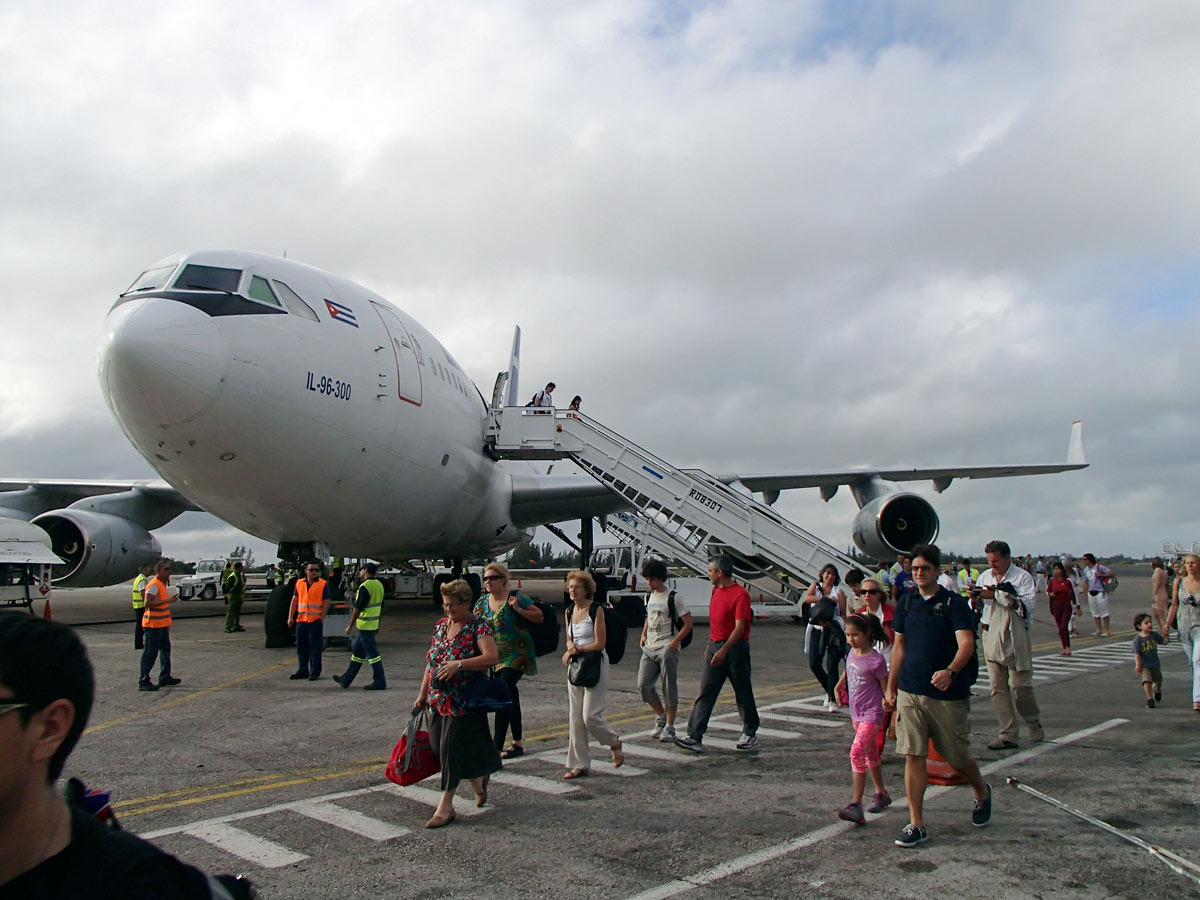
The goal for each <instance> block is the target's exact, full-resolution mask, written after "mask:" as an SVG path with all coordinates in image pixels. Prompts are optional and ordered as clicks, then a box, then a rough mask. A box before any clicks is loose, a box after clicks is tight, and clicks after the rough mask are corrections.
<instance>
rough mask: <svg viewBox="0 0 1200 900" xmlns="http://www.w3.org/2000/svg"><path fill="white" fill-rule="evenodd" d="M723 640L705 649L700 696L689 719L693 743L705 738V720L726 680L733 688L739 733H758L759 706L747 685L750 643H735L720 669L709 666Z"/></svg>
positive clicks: (751, 688)
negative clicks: (740, 729) (740, 718)
mask: <svg viewBox="0 0 1200 900" xmlns="http://www.w3.org/2000/svg"><path fill="white" fill-rule="evenodd" d="M724 644H725V642H724V641H709V642H708V647H706V648H705V650H704V674H703V675H701V676H700V696H699V697H698V698H696V705H695V706H693V707H692V714H691V716H689V717H688V734H689V735H691V736H692V737H693V738H695V739H696V740H698V741H700V740H703V739H704V732H706V731H708V720H709V717H710V716H712V711H713V706H715V705H716V702H717V697H718V696H719V695H720V693H721V688H723V687H724V686H725V679H729V683H730V684H732V685H733V694H734V696H735V697H736V698H737V709H738V715H739V716H741V717H742V732H743V733H745V734H747V735H753V734H755V733H756V732H757V731H758V707H757V706H755V705H754V687H753V685H751V684H750V643H749V641H738V642H737V643H736V644H734V645H733V646H732V647H730V648H729V652H728V653H727V654H726V655H725V661H724V662H723V663H721V665H719V666H714V665H713V664H712V658H713V656H715V655H716V653H717V651H718V650H720V649H721V647H722V646H724Z"/></svg>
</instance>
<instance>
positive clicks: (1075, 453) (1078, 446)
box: [1067, 419, 1088, 466]
mask: <svg viewBox="0 0 1200 900" xmlns="http://www.w3.org/2000/svg"><path fill="white" fill-rule="evenodd" d="M1087 464H1088V461H1087V457H1086V456H1084V453H1083V421H1082V420H1080V419H1076V420H1075V422H1074V423H1073V424H1072V425H1071V442H1070V443H1069V444H1068V445H1067V465H1071V466H1086V465H1087Z"/></svg>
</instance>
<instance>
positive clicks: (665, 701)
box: [638, 559, 692, 744]
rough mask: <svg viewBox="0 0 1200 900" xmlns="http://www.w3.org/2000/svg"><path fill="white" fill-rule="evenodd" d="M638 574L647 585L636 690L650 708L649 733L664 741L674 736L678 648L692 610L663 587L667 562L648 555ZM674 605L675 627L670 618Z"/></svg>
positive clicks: (688, 627) (689, 630)
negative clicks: (660, 682) (652, 725)
mask: <svg viewBox="0 0 1200 900" xmlns="http://www.w3.org/2000/svg"><path fill="white" fill-rule="evenodd" d="M642 577H643V578H645V579H646V583H647V584H648V585H649V586H650V594H649V595H648V596H647V597H646V621H645V622H644V623H643V624H642V641H641V643H642V659H641V662H640V663H639V665H638V690H640V691H641V693H642V700H644V701H645V702H646V703H648V704H650V708H651V709H652V710H654V731H652V732H651V734H650V737H651V738H653V739H656V740H659V741H662V742H663V743H664V744H669V743H671V742H672V741H674V740H675V712H676V710H677V709H678V708H679V689H678V687H677V683H676V675H675V673H676V671H677V669H678V666H679V651H680V649H681V648H682V646H683V642H684V641H685V640H687V637H688V635H690V634H691V633H692V614H691V613H690V612H688V608H687V606H685V605H684V602H683V598H681V597H679V596H675V597H672V596H671V595H672V594H674V591H668V590H667V564H666V563H664V562H663V561H662V560H661V559H648V560H646V561H645V562H644V563H643V564H642ZM672 606H673V607H674V612H675V619H677V620H679V623H680V627H679V628H678V629H677V628H676V627H675V619H672V618H671V607H672ZM660 674H661V675H662V687H663V696H662V697H661V698H660V697H659V695H658V690H657V683H658V681H659V675H660Z"/></svg>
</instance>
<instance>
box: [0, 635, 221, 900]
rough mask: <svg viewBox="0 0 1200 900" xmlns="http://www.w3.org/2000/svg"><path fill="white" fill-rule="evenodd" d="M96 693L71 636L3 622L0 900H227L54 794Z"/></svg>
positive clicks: (195, 874)
mask: <svg viewBox="0 0 1200 900" xmlns="http://www.w3.org/2000/svg"><path fill="white" fill-rule="evenodd" d="M47 660H53V665H47V664H46V661H47ZM94 691H95V682H94V678H93V675H92V666H91V663H90V662H88V658H87V652H86V651H85V650H84V648H83V644H82V643H80V641H79V638H78V637H76V636H75V633H74V632H73V631H71V629H69V628H67V627H66V626H65V625H60V624H58V623H57V622H47V621H45V620H44V619H37V618H34V617H32V616H27V615H22V614H19V613H4V614H0V848H3V849H2V850H0V897H94V898H112V897H124V898H132V900H143V898H145V900H148V898H151V897H156V898H184V897H212V896H226V897H227V896H228V895H227V894H214V893H213V892H212V891H211V889H210V886H209V884H208V880H207V878H206V876H205V875H204V874H203V873H202V872H200V871H198V870H196V869H193V868H192V867H191V866H187V865H184V864H183V863H181V862H180V861H179V860H177V859H175V857H173V856H168V855H167V854H166V853H163V852H162V851H161V850H159V849H157V848H156V847H154V846H153V845H151V844H149V843H147V842H146V841H143V840H141V839H140V838H137V837H134V836H133V835H131V834H129V833H128V832H126V831H118V830H115V829H113V828H110V827H108V826H106V825H104V824H103V823H102V822H101V821H100V820H99V819H97V818H95V817H94V816H92V815H90V814H89V813H88V812H86V811H85V810H84V809H82V808H81V807H79V806H78V805H75V804H71V805H68V804H67V802H66V801H65V800H64V798H63V796H62V795H61V794H59V793H58V792H57V791H56V790H55V789H54V785H55V782H56V781H57V780H58V777H59V776H60V775H61V774H62V770H63V766H64V764H65V763H66V761H67V757H68V756H69V755H70V753H71V751H72V750H73V749H74V748H75V744H76V743H77V742H78V740H79V737H80V735H82V734H83V730H84V727H85V726H86V725H87V720H88V714H89V713H90V712H91V709H92V696H93V693H94Z"/></svg>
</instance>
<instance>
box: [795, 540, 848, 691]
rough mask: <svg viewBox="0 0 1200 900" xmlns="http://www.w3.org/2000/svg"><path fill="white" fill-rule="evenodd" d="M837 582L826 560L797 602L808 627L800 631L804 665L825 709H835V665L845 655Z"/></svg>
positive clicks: (842, 594) (834, 570) (843, 601)
mask: <svg viewBox="0 0 1200 900" xmlns="http://www.w3.org/2000/svg"><path fill="white" fill-rule="evenodd" d="M840 582H841V577H840V576H839V575H838V570H837V566H835V565H834V564H833V563H826V564H825V565H824V566H822V567H821V571H820V572H819V573H818V574H817V580H816V581H814V582H813V583H812V584H810V585H809V586H808V590H807V591H805V592H804V598H803V599H802V600H801V601H800V609H801V612H805V613H807V614H808V628H807V629H805V632H804V641H805V645H806V648H807V651H808V667H809V669H811V670H812V673H813V676H814V677H815V678H816V679H817V682H818V683H819V684H820V685H821V688H822V689H823V690H824V691H825V710H826V711H827V712H837V710H838V705H837V700H836V699H834V696H833V692H834V689H835V688H836V687H837V683H838V680H839V666H841V663H842V659H843V658H844V657H845V655H846V633H845V632H844V631H843V630H842V622H843V621H844V620H845V617H846V594H845V592H844V591H843V590H842V589H841V588H840V587H838V585H839V584H840Z"/></svg>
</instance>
